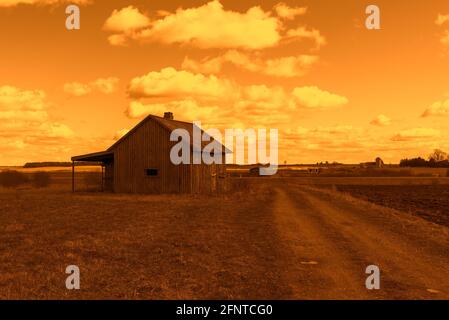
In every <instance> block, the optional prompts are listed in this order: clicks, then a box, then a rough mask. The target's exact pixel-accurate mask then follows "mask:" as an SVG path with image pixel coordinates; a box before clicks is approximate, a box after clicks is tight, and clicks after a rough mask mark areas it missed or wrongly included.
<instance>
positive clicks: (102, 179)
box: [101, 164, 104, 192]
mask: <svg viewBox="0 0 449 320" xmlns="http://www.w3.org/2000/svg"><path fill="white" fill-rule="evenodd" d="M101 192H104V164H101Z"/></svg>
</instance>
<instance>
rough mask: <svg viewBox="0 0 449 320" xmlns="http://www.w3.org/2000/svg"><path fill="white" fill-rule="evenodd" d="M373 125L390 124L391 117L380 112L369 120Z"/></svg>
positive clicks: (384, 125) (382, 125)
mask: <svg viewBox="0 0 449 320" xmlns="http://www.w3.org/2000/svg"><path fill="white" fill-rule="evenodd" d="M370 124H372V125H373V126H379V127H386V126H389V125H390V124H391V119H390V118H388V117H387V116H386V115H383V114H380V115H378V116H377V117H376V119H374V120H372V121H371V122H370Z"/></svg>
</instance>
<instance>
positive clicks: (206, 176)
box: [72, 112, 227, 193]
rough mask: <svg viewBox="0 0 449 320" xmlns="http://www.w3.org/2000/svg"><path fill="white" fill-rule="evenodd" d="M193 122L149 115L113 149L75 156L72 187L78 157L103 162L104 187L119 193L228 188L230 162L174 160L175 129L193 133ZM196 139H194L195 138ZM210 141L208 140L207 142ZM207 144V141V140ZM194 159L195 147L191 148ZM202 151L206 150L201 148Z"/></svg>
mask: <svg viewBox="0 0 449 320" xmlns="http://www.w3.org/2000/svg"><path fill="white" fill-rule="evenodd" d="M193 127H194V125H193V124H192V123H188V122H182V121H176V120H174V119H173V114H172V113H171V112H166V113H165V114H164V117H163V118H162V117H157V116H154V115H149V116H147V117H146V118H145V119H144V120H142V121H141V122H140V123H139V124H138V125H137V126H135V127H134V128H133V129H132V130H131V131H129V132H128V133H127V134H126V135H124V136H123V137H122V138H121V139H119V140H118V141H117V142H116V143H114V144H113V145H112V146H111V147H110V148H109V149H107V150H106V151H102V152H96V153H91V154H86V155H81V156H75V157H72V189H73V191H75V189H76V186H75V167H76V162H77V161H83V162H86V161H87V162H95V163H101V165H102V190H104V191H109V192H117V193H221V192H223V191H225V188H226V179H225V178H226V164H225V158H226V157H225V152H227V149H225V148H224V147H223V157H222V158H223V164H211V165H207V164H203V163H202V164H180V165H175V164H173V163H172V162H171V160H170V150H171V148H172V147H173V146H174V145H175V144H176V143H177V142H173V141H170V134H171V132H172V131H173V130H174V129H178V128H179V129H185V130H187V132H189V134H190V137H193ZM191 143H192V141H191ZM206 144H207V143H206ZM203 145H204V142H203ZM190 150H191V151H190V152H191V159H192V153H193V152H196V151H194V148H193V147H191V148H190ZM200 152H202V151H200Z"/></svg>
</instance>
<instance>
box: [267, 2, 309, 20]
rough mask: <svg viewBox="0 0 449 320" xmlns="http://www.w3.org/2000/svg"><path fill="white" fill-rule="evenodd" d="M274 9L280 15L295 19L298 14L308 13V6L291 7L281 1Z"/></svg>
mask: <svg viewBox="0 0 449 320" xmlns="http://www.w3.org/2000/svg"><path fill="white" fill-rule="evenodd" d="M274 10H275V11H276V13H277V15H278V16H279V17H281V18H284V19H288V20H293V19H295V18H296V16H302V15H304V14H306V12H307V7H289V6H288V5H287V4H285V3H283V2H281V3H278V4H277V5H276V6H275V7H274Z"/></svg>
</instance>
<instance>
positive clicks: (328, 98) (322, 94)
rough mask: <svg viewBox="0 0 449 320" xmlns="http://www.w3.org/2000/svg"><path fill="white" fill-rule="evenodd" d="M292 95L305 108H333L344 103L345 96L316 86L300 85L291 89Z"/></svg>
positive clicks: (345, 102)
mask: <svg viewBox="0 0 449 320" xmlns="http://www.w3.org/2000/svg"><path fill="white" fill-rule="evenodd" d="M293 96H294V97H295V98H296V100H297V102H298V104H300V105H301V106H304V107H306V108H334V107H340V106H344V105H346V104H347V103H348V102H349V101H348V99H347V98H346V97H343V96H340V95H337V94H333V93H330V92H328V91H324V90H321V89H319V88H318V87H315V86H312V87H302V88H295V89H294V90H293Z"/></svg>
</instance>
